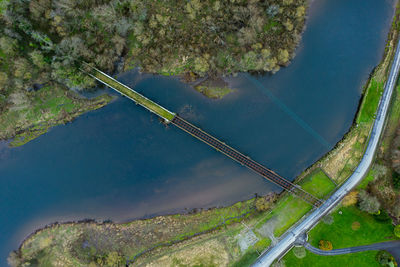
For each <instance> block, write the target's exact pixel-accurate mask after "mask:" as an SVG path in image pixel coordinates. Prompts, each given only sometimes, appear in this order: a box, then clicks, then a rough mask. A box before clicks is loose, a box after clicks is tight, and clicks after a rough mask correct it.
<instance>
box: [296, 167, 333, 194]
mask: <svg viewBox="0 0 400 267" xmlns="http://www.w3.org/2000/svg"><path fill="white" fill-rule="evenodd" d="M301 187H302V188H303V189H304V190H305V191H307V192H308V193H310V194H312V195H314V196H316V197H318V198H323V197H324V196H326V195H327V194H328V193H330V192H332V191H333V190H334V189H335V187H336V186H335V184H334V183H333V182H332V181H331V180H330V179H329V177H328V176H327V175H326V174H325V173H324V172H323V171H322V170H321V169H319V170H317V171H316V172H314V173H312V174H311V175H308V176H307V177H306V178H304V180H303V181H302V183H301Z"/></svg>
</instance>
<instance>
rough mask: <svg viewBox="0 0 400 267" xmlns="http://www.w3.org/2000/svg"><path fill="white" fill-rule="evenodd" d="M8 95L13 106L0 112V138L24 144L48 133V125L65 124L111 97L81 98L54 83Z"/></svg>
mask: <svg viewBox="0 0 400 267" xmlns="http://www.w3.org/2000/svg"><path fill="white" fill-rule="evenodd" d="M10 98H11V100H12V101H13V103H14V104H13V107H12V108H10V109H7V110H6V111H5V112H2V113H1V114H0V139H8V138H11V137H14V139H13V141H12V142H11V143H10V145H11V146H20V145H23V144H25V143H27V142H29V141H30V140H32V139H34V138H36V137H38V136H39V135H41V134H43V133H45V132H47V130H48V128H50V127H52V126H55V125H58V124H62V123H67V122H69V121H71V120H72V119H73V118H75V117H76V116H78V115H80V114H82V113H84V112H86V111H89V110H93V109H97V108H100V107H102V106H104V105H106V104H107V103H108V102H110V101H111V99H112V97H111V96H108V95H102V96H99V97H96V98H94V99H84V98H81V97H79V96H78V95H77V94H76V93H74V92H72V91H69V90H65V89H63V88H62V87H60V86H59V85H56V84H53V85H48V86H45V87H43V88H41V89H40V90H39V91H37V92H28V93H25V92H19V91H15V92H14V93H13V94H12V95H11V97H10Z"/></svg>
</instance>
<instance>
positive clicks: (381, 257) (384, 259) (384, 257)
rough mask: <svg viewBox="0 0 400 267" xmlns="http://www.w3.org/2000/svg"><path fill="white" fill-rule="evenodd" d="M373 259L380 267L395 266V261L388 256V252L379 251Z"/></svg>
mask: <svg viewBox="0 0 400 267" xmlns="http://www.w3.org/2000/svg"><path fill="white" fill-rule="evenodd" d="M375 259H376V261H377V262H379V264H380V265H381V266H390V267H394V266H397V264H396V261H395V259H394V258H393V256H392V255H390V254H389V252H386V251H383V250H382V251H379V252H378V253H377V254H376V256H375Z"/></svg>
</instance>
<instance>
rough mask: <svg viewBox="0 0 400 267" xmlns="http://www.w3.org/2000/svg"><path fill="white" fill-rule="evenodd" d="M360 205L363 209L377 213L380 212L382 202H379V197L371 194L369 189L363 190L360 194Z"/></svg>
mask: <svg viewBox="0 0 400 267" xmlns="http://www.w3.org/2000/svg"><path fill="white" fill-rule="evenodd" d="M359 207H360V210H362V211H365V212H368V213H370V214H377V213H379V208H380V207H381V203H379V201H378V199H377V198H376V197H375V196H371V195H370V194H368V193H367V191H365V190H362V191H360V194H359Z"/></svg>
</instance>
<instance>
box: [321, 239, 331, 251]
mask: <svg viewBox="0 0 400 267" xmlns="http://www.w3.org/2000/svg"><path fill="white" fill-rule="evenodd" d="M318 247H319V248H320V249H322V250H332V249H333V246H332V243H331V241H328V240H320V241H319V242H318Z"/></svg>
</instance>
